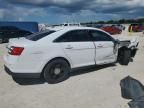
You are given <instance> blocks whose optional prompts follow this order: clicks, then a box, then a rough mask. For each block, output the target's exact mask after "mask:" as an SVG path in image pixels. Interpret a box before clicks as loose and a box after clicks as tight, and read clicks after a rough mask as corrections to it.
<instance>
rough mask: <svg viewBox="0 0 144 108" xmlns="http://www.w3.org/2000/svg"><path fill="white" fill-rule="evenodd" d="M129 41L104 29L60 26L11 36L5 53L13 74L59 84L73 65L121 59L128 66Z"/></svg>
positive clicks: (106, 62)
mask: <svg viewBox="0 0 144 108" xmlns="http://www.w3.org/2000/svg"><path fill="white" fill-rule="evenodd" d="M130 44H131V42H130V40H123V41H119V40H116V39H114V38H113V37H112V36H111V35H110V34H108V33H107V32H105V31H103V30H100V29H96V28H90V27H65V28H64V27H62V28H59V29H51V30H48V31H42V32H39V33H35V34H32V35H29V36H28V37H26V38H20V39H11V40H10V42H9V43H8V46H7V49H8V53H7V54H6V55H5V56H4V62H5V63H4V64H5V70H6V72H8V73H9V74H10V75H12V77H25V78H26V77H29V78H32V77H35V78H38V77H42V78H44V79H45V80H46V81H47V82H49V83H58V82H61V81H63V80H65V79H66V78H68V76H69V72H70V71H71V69H73V68H77V67H83V66H89V65H102V64H109V63H115V62H116V61H118V62H120V63H121V64H122V65H128V63H129V61H130V58H131V57H132V55H131V54H132V53H133V50H135V49H136V48H137V46H133V48H131V46H129V45H130Z"/></svg>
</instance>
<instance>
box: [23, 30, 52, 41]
mask: <svg viewBox="0 0 144 108" xmlns="http://www.w3.org/2000/svg"><path fill="white" fill-rule="evenodd" d="M54 32H55V31H42V32H37V33H34V34H32V35H29V36H27V37H26V39H28V40H32V41H37V40H40V39H42V38H44V37H46V36H48V35H49V34H52V33H54Z"/></svg>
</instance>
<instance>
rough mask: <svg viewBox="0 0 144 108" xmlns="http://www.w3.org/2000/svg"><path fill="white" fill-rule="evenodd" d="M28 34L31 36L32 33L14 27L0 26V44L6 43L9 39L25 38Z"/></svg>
mask: <svg viewBox="0 0 144 108" xmlns="http://www.w3.org/2000/svg"><path fill="white" fill-rule="evenodd" d="M30 34H32V32H29V31H26V30H22V29H19V28H17V27H14V26H1V27H0V43H6V42H8V40H9V39H10V38H18V37H25V36H27V35H30Z"/></svg>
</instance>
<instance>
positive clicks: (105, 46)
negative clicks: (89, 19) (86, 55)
mask: <svg viewBox="0 0 144 108" xmlns="http://www.w3.org/2000/svg"><path fill="white" fill-rule="evenodd" d="M90 34H91V36H92V38H93V41H94V44H95V47H96V55H95V61H96V64H107V63H111V62H115V61H116V60H117V50H118V46H117V45H116V44H115V40H114V39H113V38H112V37H111V36H109V35H108V34H106V33H104V32H102V31H99V30H91V31H90Z"/></svg>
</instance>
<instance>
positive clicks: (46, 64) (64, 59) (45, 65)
mask: <svg viewBox="0 0 144 108" xmlns="http://www.w3.org/2000/svg"><path fill="white" fill-rule="evenodd" d="M56 59H62V60H65V61H66V62H67V63H68V65H69V66H70V67H71V65H70V62H69V61H68V60H67V59H66V58H64V57H55V58H53V59H51V60H50V61H48V62H47V63H46V64H45V66H44V68H43V70H42V73H41V75H43V71H44V69H45V67H46V66H47V64H49V63H50V62H52V61H53V60H56Z"/></svg>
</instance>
